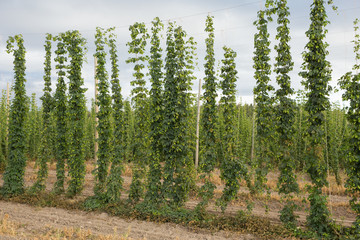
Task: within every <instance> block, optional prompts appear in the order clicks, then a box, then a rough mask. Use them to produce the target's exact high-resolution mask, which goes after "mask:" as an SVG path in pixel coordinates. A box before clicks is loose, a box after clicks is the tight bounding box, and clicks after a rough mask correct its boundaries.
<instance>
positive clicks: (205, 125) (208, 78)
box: [198, 16, 217, 211]
mask: <svg viewBox="0 0 360 240" xmlns="http://www.w3.org/2000/svg"><path fill="white" fill-rule="evenodd" d="M213 18H214V17H212V16H208V17H207V18H206V27H205V32H207V33H208V34H209V35H208V37H207V38H206V40H205V43H206V56H205V61H206V63H205V65H204V67H205V78H204V84H203V86H202V88H203V89H204V90H205V92H204V96H203V99H204V104H203V111H202V116H201V125H202V132H203V134H202V138H201V142H200V146H201V150H200V166H199V167H200V168H199V169H200V171H201V172H202V174H201V175H200V178H205V183H204V185H202V186H201V188H200V191H199V196H200V197H201V201H200V202H199V204H198V209H199V210H201V211H204V210H205V208H206V206H207V205H208V202H209V200H210V199H211V198H213V196H214V189H215V188H216V186H215V185H214V184H213V183H211V182H210V174H211V172H212V171H213V170H214V168H215V164H216V157H217V155H216V136H215V128H216V97H217V93H216V87H217V83H216V76H215V53H214V38H215V35H214V26H213V25H214V23H213Z"/></svg>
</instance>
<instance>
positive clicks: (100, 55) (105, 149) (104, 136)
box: [94, 27, 112, 196]
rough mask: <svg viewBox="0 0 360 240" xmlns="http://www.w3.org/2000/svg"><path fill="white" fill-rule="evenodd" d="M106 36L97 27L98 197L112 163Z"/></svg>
mask: <svg viewBox="0 0 360 240" xmlns="http://www.w3.org/2000/svg"><path fill="white" fill-rule="evenodd" d="M106 34H107V32H106V31H104V29H102V28H99V27H97V28H96V34H95V46H96V53H95V54H94V57H96V58H97V66H96V73H95V78H97V79H98V81H99V83H98V86H96V87H98V89H99V95H98V97H97V102H96V103H95V104H96V105H98V106H99V112H98V113H97V116H96V117H97V118H98V125H97V127H96V128H97V130H98V133H99V137H98V139H96V141H97V142H98V144H99V149H98V151H97V153H96V154H97V156H98V159H97V163H96V168H95V171H94V173H95V186H94V193H95V195H96V196H100V195H102V194H103V193H104V191H105V186H106V178H107V174H108V167H109V164H110V163H111V162H112V144H111V140H112V128H111V124H110V115H111V96H110V94H109V82H108V76H107V71H106V68H105V64H106V51H105V44H106V41H107V39H106Z"/></svg>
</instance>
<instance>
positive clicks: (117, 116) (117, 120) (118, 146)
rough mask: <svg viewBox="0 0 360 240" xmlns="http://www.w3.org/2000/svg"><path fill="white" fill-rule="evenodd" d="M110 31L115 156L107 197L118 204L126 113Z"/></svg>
mask: <svg viewBox="0 0 360 240" xmlns="http://www.w3.org/2000/svg"><path fill="white" fill-rule="evenodd" d="M111 31H113V29H110V34H109V41H108V45H109V47H110V60H111V91H112V100H113V103H112V108H113V111H112V114H113V118H114V130H113V131H114V136H113V140H112V144H113V155H112V164H111V169H110V174H109V177H108V182H107V191H106V197H107V200H108V201H109V202H117V201H119V200H120V194H121V192H120V191H121V189H122V188H123V187H122V185H123V182H124V179H123V178H122V176H121V174H122V172H123V170H124V166H123V161H124V153H125V143H124V142H123V139H124V137H123V136H124V134H125V131H124V112H123V105H124V104H123V98H122V95H121V86H120V81H119V65H118V55H117V49H116V35H115V34H114V33H112V32H111Z"/></svg>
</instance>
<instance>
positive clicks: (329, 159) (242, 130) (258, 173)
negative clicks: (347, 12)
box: [0, 0, 359, 236]
mask: <svg viewBox="0 0 360 240" xmlns="http://www.w3.org/2000/svg"><path fill="white" fill-rule="evenodd" d="M328 4H329V5H331V4H332V3H331V2H329V3H328ZM266 7H267V8H266V10H262V11H259V12H258V19H257V20H256V21H255V23H254V24H255V25H256V27H257V30H258V32H257V33H256V35H255V38H254V40H255V41H254V44H255V45H254V48H255V52H254V54H255V56H254V58H253V59H254V69H255V75H254V78H255V79H256V81H257V85H256V87H255V88H254V94H255V103H256V107H254V106H248V105H237V104H236V98H235V96H236V82H237V70H236V64H235V61H234V59H235V58H236V52H234V51H233V50H232V49H231V48H229V47H226V46H225V47H224V48H223V50H224V57H223V60H222V61H221V66H220V69H219V71H220V74H216V69H215V56H214V27H213V17H211V16H208V18H207V20H206V28H205V31H206V32H207V33H208V37H207V39H206V51H207V54H206V57H205V62H206V63H205V66H204V67H205V78H204V84H203V89H204V95H203V105H202V115H201V137H200V143H201V144H200V164H199V168H198V169H197V170H198V173H199V174H200V178H203V179H204V184H203V185H201V186H200V188H199V197H200V198H201V201H200V202H199V204H198V206H197V207H196V211H197V212H198V213H199V214H204V213H205V211H206V207H207V205H208V203H209V201H210V200H213V199H214V190H215V188H216V185H214V184H213V183H212V182H211V181H210V178H211V175H212V174H213V172H214V170H215V168H216V167H218V168H220V171H221V179H222V180H223V182H224V184H225V187H224V190H223V193H222V195H221V197H220V198H219V199H217V200H216V205H217V206H219V207H220V208H221V209H222V211H225V210H226V207H227V205H228V204H229V202H231V201H232V200H234V199H235V198H236V197H237V194H238V191H239V188H240V182H241V180H242V179H244V180H246V183H247V187H248V188H249V189H250V191H251V193H252V194H263V193H267V196H270V189H269V187H268V186H267V185H266V183H267V175H268V172H269V171H270V170H274V169H275V168H278V169H279V172H280V177H279V181H278V191H279V193H280V194H281V196H282V198H283V199H284V200H285V203H286V204H285V205H284V209H283V210H282V211H281V212H280V214H281V215H280V219H281V220H282V221H283V222H284V223H285V224H286V226H287V227H289V228H291V229H296V226H297V223H296V218H297V216H296V215H295V210H296V209H297V206H296V203H295V201H293V197H294V196H295V195H296V194H298V193H299V186H298V183H297V179H296V172H297V171H298V170H300V169H301V170H304V171H306V172H307V173H308V174H309V176H310V178H311V180H312V182H313V186H312V187H311V188H309V189H308V191H309V199H308V200H309V202H310V214H309V216H308V218H307V223H308V226H309V227H310V229H311V230H313V231H314V232H317V233H318V234H319V235H321V236H325V235H326V234H333V233H334V232H333V231H334V228H333V224H332V221H331V219H330V214H329V211H328V209H327V205H326V203H327V198H326V196H325V195H323V194H322V189H323V187H324V186H327V184H328V183H327V173H328V172H329V171H330V170H331V171H332V172H333V173H334V174H335V176H336V177H337V181H338V182H339V183H340V182H341V179H340V175H339V169H341V168H342V167H344V166H346V164H347V162H344V160H342V161H340V156H341V155H343V153H344V152H346V151H349V149H350V151H349V152H350V153H351V154H350V157H349V158H350V159H351V160H350V163H351V164H353V165H354V167H353V168H352V169H356V166H357V157H356V154H357V152H356V149H357V148H356V146H357V145H356V139H357V138H356V134H357V130H356V121H352V119H353V117H352V114H354V112H356V110H354V109H356V106H357V105H356V101H355V100H354V99H356V96H357V95H356V93H353V92H351V89H352V87H353V85H354V84H355V85H356V80H357V79H358V78H357V77H358V75H356V74H351V73H348V74H346V75H345V76H344V77H343V79H342V82H341V84H342V85H341V86H342V87H343V88H344V89H345V90H346V93H345V95H344V99H347V100H350V101H354V103H353V102H351V108H350V109H349V110H348V113H347V115H346V116H347V117H348V120H347V121H346V120H345V113H344V111H343V110H341V109H340V108H339V106H336V105H335V106H334V107H333V108H330V102H329V99H328V96H329V94H330V92H329V91H330V88H329V86H328V81H329V80H330V75H329V74H330V65H329V63H328V62H327V61H326V55H327V51H326V47H327V44H326V42H324V38H325V36H326V30H325V26H326V25H327V23H328V21H327V19H326V11H325V3H324V1H322V0H315V1H314V3H313V4H312V7H311V21H312V22H311V25H310V29H309V31H307V32H306V34H307V36H308V37H309V41H310V42H309V44H307V45H306V50H305V52H304V54H303V58H304V64H303V71H302V72H301V73H300V75H301V76H302V77H304V79H305V80H304V85H305V88H306V92H305V93H300V94H299V98H298V99H299V101H298V102H296V101H295V100H294V99H293V98H291V96H292V95H293V94H294V91H293V89H292V88H291V86H290V84H291V81H290V77H289V75H288V73H289V72H290V71H291V70H292V66H293V63H292V60H291V55H290V45H289V41H290V36H289V34H290V31H289V27H288V24H289V20H288V16H289V14H290V12H289V9H288V7H287V1H286V0H278V1H267V3H266ZM318 12H321V13H322V15H321V14H320V15H319V14H318ZM274 14H276V15H277V24H278V28H277V35H276V39H277V40H278V44H277V45H276V46H275V50H276V52H277V56H276V58H275V62H276V63H275V66H274V71H275V73H276V75H277V77H276V80H277V82H278V85H279V89H277V90H276V91H275V92H274V93H273V92H272V91H273V90H275V89H274V88H273V87H272V86H270V85H269V82H270V73H271V68H272V66H271V64H270V57H269V56H270V51H271V49H270V41H269V32H268V30H267V28H268V24H269V23H270V22H271V21H272V16H273V15H274ZM129 30H130V32H131V41H130V42H128V44H127V46H128V47H129V54H131V57H130V58H128V59H127V60H126V62H127V63H128V64H132V65H133V66H134V73H133V78H134V80H133V81H132V82H131V85H132V86H133V89H132V92H131V97H132V99H131V103H130V101H124V100H123V98H122V95H121V86H120V81H119V79H118V76H119V70H118V55H117V51H116V35H115V34H114V33H113V31H114V29H113V28H111V29H102V28H97V30H96V35H95V46H96V52H95V54H94V57H96V59H97V66H96V74H95V77H96V78H97V79H98V81H99V83H98V86H97V87H98V89H99V95H98V98H97V100H96V101H95V102H93V103H92V108H91V110H90V111H88V110H86V107H85V97H84V93H85V91H86V89H85V88H84V86H83V85H84V82H83V78H82V76H81V69H82V64H83V62H84V57H85V52H86V40H85V39H84V38H83V37H82V36H81V34H80V33H79V32H78V31H69V32H65V33H61V34H58V35H57V36H51V35H49V34H48V35H47V36H46V42H45V50H46V55H45V64H44V72H45V74H44V83H45V84H44V86H45V87H44V91H43V92H44V95H43V96H42V97H41V100H42V107H41V108H38V107H37V106H36V100H35V99H36V98H35V95H33V96H32V97H31V99H29V98H27V96H26V93H25V48H24V46H23V39H22V36H21V35H16V36H15V37H10V38H9V40H8V46H7V49H8V52H9V53H13V54H14V70H15V81H14V86H13V95H14V97H13V99H12V105H11V107H10V111H9V112H10V120H9V122H8V121H7V118H4V117H2V118H1V129H6V131H2V133H4V132H7V131H8V132H9V134H8V135H6V134H2V135H1V136H0V137H1V139H0V140H1V142H0V143H1V145H0V146H1V149H0V150H1V152H0V154H1V155H0V157H1V158H0V160H1V162H0V163H1V164H2V166H5V172H4V174H3V179H4V185H3V187H2V189H1V190H2V194H3V195H5V196H11V195H16V194H21V193H23V192H24V172H25V167H26V161H27V159H28V158H30V159H34V158H35V159H37V165H38V172H37V180H36V182H35V184H34V185H33V187H32V188H31V189H30V191H32V192H38V191H43V190H44V189H45V185H46V179H47V174H48V162H50V161H56V177H57V181H56V183H55V185H54V192H55V193H57V194H59V193H63V192H64V191H65V188H64V184H65V180H66V176H65V165H67V168H68V176H69V182H68V183H69V187H68V189H67V190H66V194H67V195H68V196H70V197H73V196H75V195H77V194H79V193H80V192H81V191H82V189H83V187H84V178H85V159H87V158H90V159H91V158H93V157H94V153H93V150H92V149H93V146H94V143H95V141H97V142H98V144H99V149H98V152H97V153H96V154H97V161H96V163H95V165H96V168H95V171H94V172H93V173H94V175H95V185H94V196H93V197H91V198H89V199H88V201H87V204H88V205H90V204H94V203H96V204H97V206H99V205H98V204H99V203H116V202H118V201H119V200H120V196H121V192H122V190H123V178H122V173H123V171H124V163H125V162H131V165H132V172H133V175H132V181H131V185H130V190H129V195H128V201H129V203H131V204H133V205H136V204H139V202H140V200H141V199H144V202H143V203H142V204H145V205H146V204H147V205H149V206H155V207H161V206H163V205H164V204H165V205H169V206H172V207H175V208H179V207H182V206H184V204H185V202H186V200H187V198H188V196H189V193H190V191H191V189H196V188H197V187H196V185H195V179H196V171H195V168H194V165H193V163H194V161H193V159H194V145H195V141H194V131H191V130H194V125H195V124H194V123H195V118H196V111H195V109H196V106H195V102H194V96H192V94H191V93H190V90H191V84H192V81H193V80H194V79H195V77H194V68H195V66H196V55H195V50H196V43H195V42H194V39H193V38H192V37H189V36H188V35H187V33H186V32H185V31H184V30H183V28H182V27H181V26H177V25H176V23H169V25H168V28H167V31H166V49H165V50H163V49H162V48H161V47H160V46H161V44H160V41H161V39H162V37H161V34H162V33H163V30H164V25H163V24H162V22H161V21H160V20H159V19H158V18H155V19H154V21H153V22H152V28H151V32H150V33H149V32H148V29H147V28H146V26H145V24H144V23H135V24H134V25H132V26H130V28H129ZM356 39H357V40H356V41H355V45H356V47H355V51H358V50H359V49H358V35H357V38H356ZM149 42H150V55H147V54H146V46H147V45H148V44H149ZM15 43H16V46H17V48H16V47H15ZM55 43H56V50H55V51H54V52H55V54H56V56H55V58H54V59H55V63H56V66H55V68H56V70H57V76H56V77H57V84H56V89H55V93H54V94H52V89H51V81H50V80H51V75H50V74H51V69H52V66H51V62H52V61H51V59H52V53H53V51H52V50H51V49H52V45H53V44H55ZM318 48H320V49H321V51H318V50H316V49H318ZM108 54H109V55H110V62H111V77H110V78H109V76H108V72H107V69H106V67H105V66H106V61H107V55H108ZM163 55H164V56H163ZM356 57H357V59H358V55H357V56H356ZM312 58H316V59H317V60H318V62H319V63H320V64H319V66H318V65H314V64H313V63H314V61H313V59H312ZM147 63H148V69H149V79H150V82H151V89H150V91H149V90H148V89H147V88H146V87H145V84H146V78H145V67H146V64H147ZM356 69H358V66H357V65H356V66H355V67H354V70H356ZM319 71H320V72H321V71H323V75H321V76H325V77H326V78H325V79H322V78H321V77H319V76H317V74H319ZM319 79H322V81H319V82H317V80H319ZM351 84H353V85H351ZM218 88H220V89H221V91H222V97H221V99H220V102H219V103H216V97H217V90H218ZM355 89H356V88H355ZM317 91H321V94H318V93H317ZM2 96H3V97H2V99H1V105H0V106H1V109H0V110H1V111H2V113H5V112H7V111H8V106H7V105H6V104H5V103H4V102H5V98H4V93H3V95H2ZM319 96H320V98H319ZM314 102H316V103H319V104H318V105H314ZM95 105H97V106H98V108H99V111H98V112H96V111H95ZM274 114H276V116H277V117H276V118H274ZM3 116H5V115H3ZM95 118H97V119H98V124H97V125H96V123H95ZM189 126H192V127H189ZM272 126H276V128H273V127H272ZM95 127H96V128H97V131H98V133H99V137H98V138H97V139H94V134H93V130H94V128H95ZM28 130H29V131H28ZM349 137H350V139H351V140H350V141H349V142H347V139H349ZM253 139H254V140H253ZM346 147H347V148H346ZM304 159H306V160H305V161H304ZM109 169H110V170H109ZM352 169H351V170H349V171H348V174H349V180H348V181H347V186H348V188H349V189H350V193H352V194H353V195H354V196H356V189H357V187H356V186H357V185H356V178H357V175H356V174H357V173H356V171H353V170H352ZM252 172H255V177H254V179H252V178H251V177H250V176H251V173H252ZM351 206H352V207H353V208H354V210H355V211H357V203H356V197H354V198H353V200H352V201H351ZM357 221H358V220H357ZM355 224H357V222H356V223H355Z"/></svg>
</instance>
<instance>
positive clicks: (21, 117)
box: [2, 35, 28, 195]
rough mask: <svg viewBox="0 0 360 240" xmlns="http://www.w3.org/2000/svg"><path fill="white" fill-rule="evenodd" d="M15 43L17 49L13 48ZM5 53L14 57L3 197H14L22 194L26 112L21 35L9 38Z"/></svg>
mask: <svg viewBox="0 0 360 240" xmlns="http://www.w3.org/2000/svg"><path fill="white" fill-rule="evenodd" d="M14 43H16V45H17V48H15V47H14ZM6 49H7V53H12V54H13V55H14V62H13V63H14V86H13V91H14V98H13V100H12V102H11V108H10V121H9V135H8V139H9V140H8V141H9V143H8V144H9V145H8V148H9V150H8V151H9V155H8V164H7V166H6V169H5V173H4V175H3V180H4V184H3V187H2V193H3V195H16V194H21V193H23V192H24V174H25V166H26V157H25V131H24V130H25V129H24V124H25V119H26V112H27V111H28V109H27V106H26V103H25V99H26V90H25V82H26V80H25V69H26V67H25V47H24V40H23V37H22V35H15V36H14V37H9V39H8V40H7V46H6Z"/></svg>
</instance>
